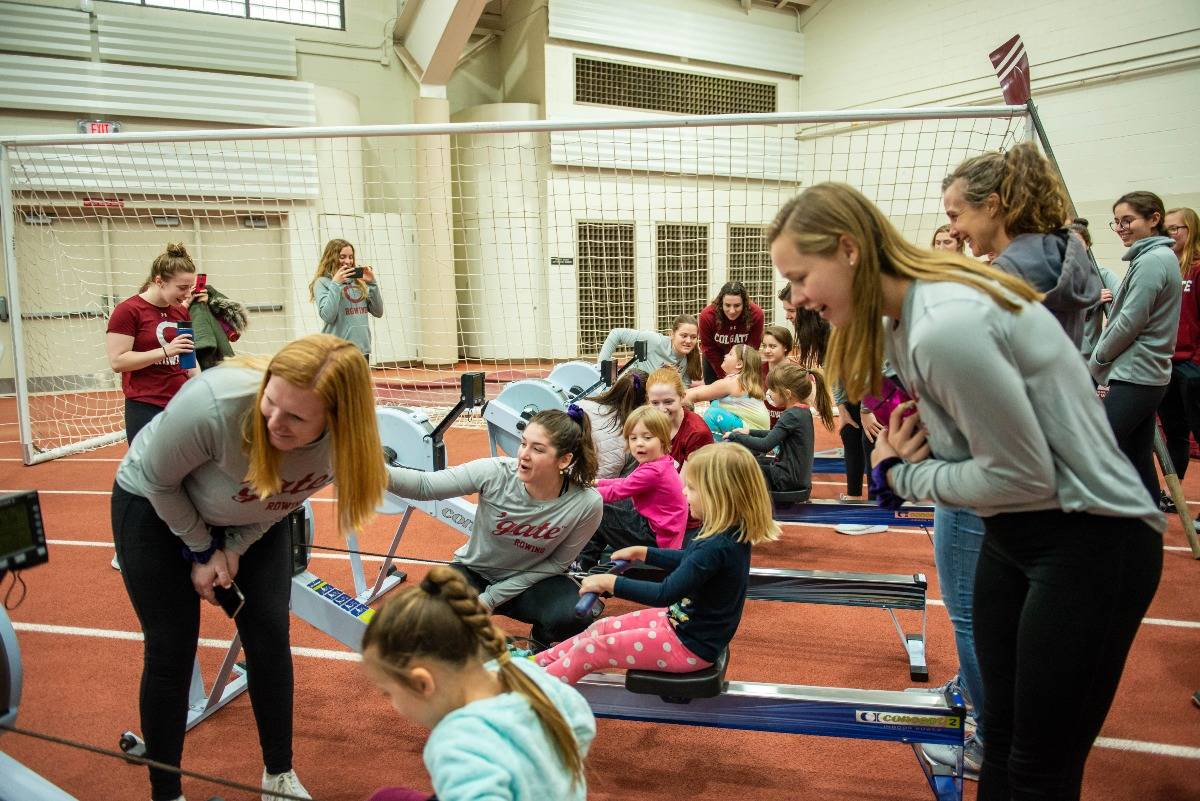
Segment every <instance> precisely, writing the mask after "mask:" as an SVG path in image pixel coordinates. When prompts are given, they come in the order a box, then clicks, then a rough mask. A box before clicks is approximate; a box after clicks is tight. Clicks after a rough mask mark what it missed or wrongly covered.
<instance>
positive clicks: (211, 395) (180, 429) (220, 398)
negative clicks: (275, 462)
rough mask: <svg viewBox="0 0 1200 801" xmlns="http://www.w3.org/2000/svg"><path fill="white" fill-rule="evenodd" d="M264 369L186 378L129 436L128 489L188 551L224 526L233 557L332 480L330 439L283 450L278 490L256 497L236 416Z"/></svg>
mask: <svg viewBox="0 0 1200 801" xmlns="http://www.w3.org/2000/svg"><path fill="white" fill-rule="evenodd" d="M262 377H263V374H262V373H261V372H259V371H258V370H254V369H251V368H246V367H236V366H231V365H221V366H218V367H214V368H212V369H210V370H205V371H204V372H203V373H201V374H200V375H198V376H196V377H195V378H192V379H190V380H189V381H188V382H187V383H186V384H184V385H183V388H182V389H180V390H179V392H177V393H176V394H175V397H174V398H172V399H171V402H170V403H168V404H167V408H166V409H164V410H163V411H162V413H161V414H159V415H157V416H156V417H155V418H154V419H153V420H151V421H150V422H149V423H147V424H146V427H145V428H143V429H142V430H141V432H140V433H139V434H138V435H137V437H135V438H134V440H133V444H132V445H131V446H130V447H129V452H128V453H127V454H125V458H124V459H122V460H121V466H120V467H118V468H117V483H118V484H119V485H121V488H122V489H124V490H125V491H126V492H131V493H133V494H134V495H140V496H142V497H143V498H146V499H147V500H149V501H150V503H151V505H153V506H154V511H155V512H156V513H157V514H158V516H159V517H160V518H161V519H162V521H163V522H164V523H166V524H167V525H168V526H169V527H170V529H171V531H173V532H175V534H176V535H178V536H179V538H180V539H182V540H183V541H184V543H185V544H186V545H187V546H188V547H189V548H191V549H192V550H193V551H203V550H206V549H208V547H209V546H210V545H211V544H212V535H211V534H210V533H209V528H210V526H224V527H225V547H227V548H229V549H230V550H232V551H236V552H238V553H239V554H243V553H245V552H246V549H247V548H249V547H250V546H251V545H253V544H254V543H255V542H256V541H257V540H258V539H259V538H260V537H262V535H263V534H265V533H266V531H267V529H269V528H270V527H271V526H273V525H274V524H275V523H277V522H279V521H280V520H282V519H283V518H284V517H285V516H286V515H287V513H288V512H290V511H292V510H293V509H295V508H296V507H297V506H299V505H300V504H301V503H303V502H304V500H305V499H306V498H307V497H308V496H310V495H312V494H313V493H315V492H316V491H317V490H319V489H321V488H322V487H324V486H325V485H327V484H330V483H332V481H333V466H332V458H333V457H332V450H333V448H332V439H331V437H330V436H329V433H328V432H326V433H325V434H323V435H322V436H321V437H320V438H319V439H318V440H316V441H315V442H313V443H310V444H308V445H305V446H304V447H302V448H296V449H294V450H291V451H287V452H286V453H284V454H283V458H282V459H281V460H280V464H279V472H280V476H281V477H282V478H283V491H282V492H280V493H279V494H278V495H272V496H270V497H268V498H262V499H260V498H259V497H258V496H257V495H256V494H255V493H254V492H252V491H251V489H250V482H248V481H246V480H245V477H246V470H247V468H248V467H249V462H248V460H247V458H246V454H245V453H243V452H242V419H243V418H244V417H245V415H246V414H247V413H257V412H256V411H255V410H254V399H255V397H256V395H257V394H258V387H259V385H260V384H261V383H262Z"/></svg>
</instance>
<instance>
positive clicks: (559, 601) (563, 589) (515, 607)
mask: <svg viewBox="0 0 1200 801" xmlns="http://www.w3.org/2000/svg"><path fill="white" fill-rule="evenodd" d="M450 566H451V567H453V568H454V569H455V570H457V571H458V572H460V573H462V574H463V575H464V576H466V577H467V581H469V582H471V586H472V587H474V588H475V589H477V590H479V591H480V592H483V591H484V590H486V589H487V588H488V587H490V586H491V584H492V583H491V582H490V581H488V580H487V579H486V578H484V577H483V576H481V575H479V574H478V573H476V572H475V571H474V570H472V569H471V568H469V567H467V566H466V565H463V564H458V563H453V562H452V563H451V564H450ZM578 601H579V585H578V584H576V583H575V582H574V581H572V580H571V578H570V577H569V576H567V575H565V574H563V575H560V576H550V577H548V578H544V579H542V580H541V581H539V582H538V583H537V584H534V585H533V586H532V587H530V588H529V589H527V590H525V592H523V593H521V594H520V595H518V596H517V597H516V598H511V599H509V600H507V601H505V602H504V603H502V604H500V605H499V606H498V607H496V608H495V609H493V610H492V611H493V612H495V613H496V614H497V615H504V616H505V617H511V618H512V619H513V620H519V621H521V622H522V623H529V624H531V625H532V626H533V629H532V630H531V631H530V632H529V636H530V637H531V638H533V639H534V640H536V641H537V642H538V644H540V645H542V646H543V647H549V646H550V645H551V644H552V643H556V642H562V641H563V640H565V639H568V638H570V637H574V636H575V635H576V634H578V633H579V632H581V631H583V630H584V629H586V628H587V627H588V624H589V623H591V622H592V619H591V618H587V619H586V620H584V619H580V618H577V617H575V604H576V603H578Z"/></svg>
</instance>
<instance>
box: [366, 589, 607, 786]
mask: <svg viewBox="0 0 1200 801" xmlns="http://www.w3.org/2000/svg"><path fill="white" fill-rule="evenodd" d="M362 655H363V666H364V668H365V669H366V671H367V675H368V676H369V677H370V679H371V680H372V681H373V682H374V683H375V685H376V686H377V687H378V688H379V690H380V691H381V692H382V693H383V695H384V696H385V697H387V699H388V700H389V701H390V702H391V704H392V706H393V707H394V708H395V710H396V711H397V712H399V713H400V714H401V715H403V716H404V717H405V718H408V719H409V720H412V721H413V722H415V723H419V724H421V725H422V726H425V727H427V728H429V729H430V730H431V731H430V733H429V741H428V742H427V743H426V744H425V751H424V754H423V756H424V759H425V767H426V768H427V769H428V770H429V776H430V778H431V779H432V780H433V789H434V790H435V791H436V793H437V795H438V796H439V797H441V798H443V799H466V798H483V797H485V796H486V797H487V798H500V797H501V793H500V790H503V797H504V798H507V799H512V801H543V799H547V798H554V799H566V800H567V801H584V799H585V798H586V797H587V782H586V781H585V778H584V770H583V759H584V756H585V755H586V754H587V750H588V746H589V745H590V744H591V741H592V738H593V737H594V736H595V734H596V720H595V718H594V717H593V716H592V711H591V709H589V708H588V705H587V701H585V700H584V699H583V696H581V695H580V694H579V693H577V692H575V691H574V690H572V689H571V688H570V687H563V686H562V685H561V684H560V683H559V682H557V681H554V680H552V679H550V678H549V677H548V676H546V675H545V674H544V673H543V672H542V671H541V670H539V669H538V668H536V667H534V666H533V665H531V664H529V662H528V661H526V660H524V659H518V660H513V659H512V658H511V656H510V655H509V653H508V649H507V647H506V645H505V638H504V632H502V631H500V629H498V628H497V627H496V626H495V624H493V623H492V619H491V618H490V617H489V616H488V611H487V609H486V608H485V607H484V605H483V604H482V603H480V601H479V595H478V593H477V592H476V591H475V589H474V587H472V586H471V585H470V584H469V583H468V582H467V580H466V578H465V577H464V576H463V574H462V573H461V572H459V571H458V570H456V569H455V568H453V567H444V566H438V567H434V568H433V569H432V570H430V571H429V574H428V575H427V576H426V577H425V578H424V579H423V580H422V581H421V583H420V584H419V585H418V586H415V587H409V588H407V589H404V590H401V591H400V592H399V593H398V594H397V595H396V596H395V597H394V598H392V599H391V600H389V601H388V602H387V603H385V604H384V605H383V607H382V608H381V609H380V610H379V611H378V613H376V615H375V617H374V618H372V619H371V622H370V623H369V624H367V630H366V632H365V634H364V635H363V645H362ZM497 788H499V789H497ZM428 797H429V794H428V793H424V792H420V793H418V792H415V791H413V790H410V789H407V788H400V787H388V788H383V789H380V790H379V791H378V792H376V793H375V794H374V795H373V796H371V801H416V799H426V798H428Z"/></svg>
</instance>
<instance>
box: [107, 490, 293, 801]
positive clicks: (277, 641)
mask: <svg viewBox="0 0 1200 801" xmlns="http://www.w3.org/2000/svg"><path fill="white" fill-rule="evenodd" d="M112 528H113V535H114V538H115V540H116V545H117V556H118V557H119V558H120V561H121V577H122V578H123V579H124V580H125V590H126V591H127V592H128V593H129V598H130V600H131V601H132V602H133V610H134V612H136V613H137V616H138V621H139V622H140V623H141V625H142V632H143V633H144V634H145V638H146V647H145V657H144V662H143V665H142V685H141V694H140V698H139V703H140V706H141V725H142V736H143V737H144V738H145V740H146V756H148V757H149V758H150V759H154V760H157V761H159V762H165V763H166V764H168V765H179V764H180V760H181V757H182V756H183V736H184V731H185V727H186V725H187V711H188V687H189V686H190V684H191V680H192V665H193V663H194V662H195V658H196V640H197V638H198V637H199V635H200V596H199V595H197V594H196V590H195V589H194V588H193V587H192V579H191V563H190V562H188V561H186V560H185V559H184V558H183V557H182V555H181V553H180V549H181V547H182V544H181V543H180V540H179V537H177V536H175V535H174V534H173V533H171V530H170V529H169V528H167V525H166V524H165V523H163V522H162V520H160V519H159V517H158V515H157V514H155V512H154V507H152V506H151V505H150V501H148V500H146V499H145V498H143V497H141V496H138V495H132V494H130V493H128V492H126V491H125V490H123V489H121V487H119V486H117V485H115V484H114V485H113V495H112ZM291 575H292V571H291V541H290V538H289V536H288V532H287V524H286V522H280V523H277V524H276V525H275V526H273V527H272V528H271V530H270V531H268V532H267V533H266V535H264V536H263V538H262V539H261V540H259V541H258V542H256V543H254V545H252V546H250V548H249V550H247V551H246V555H245V556H243V557H242V558H241V561H240V563H239V566H238V572H237V575H236V576H235V577H234V581H236V582H237V585H238V587H239V588H240V589H241V591H242V594H243V595H245V596H246V603H245V606H243V607H242V611H241V612H240V613H239V614H238V616H237V618H236V622H237V629H238V634H240V635H241V638H242V648H243V649H244V650H245V655H246V668H247V671H248V673H247V677H246V678H247V684H248V688H249V690H250V704H251V706H252V707H253V709H254V719H255V722H256V723H257V724H258V741H259V744H260V745H261V746H262V752H263V765H264V766H265V767H266V769H267V771H269V772H270V773H283V772H284V771H288V770H291V769H292V655H291V650H290V642H289V633H288V626H289V623H290V619H289V617H288V602H289V600H290V597H291ZM150 788H151V798H152V799H154V801H167V799H174V798H177V797H178V796H179V795H180V793H181V792H182V791H181V789H180V782H179V776H178V774H174V773H168V772H166V771H161V770H154V769H153V768H151V769H150Z"/></svg>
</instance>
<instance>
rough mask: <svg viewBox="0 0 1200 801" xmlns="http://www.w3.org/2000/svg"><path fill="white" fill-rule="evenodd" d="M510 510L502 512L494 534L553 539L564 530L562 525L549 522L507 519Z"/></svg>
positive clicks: (493, 531) (533, 538)
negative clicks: (537, 522) (519, 521)
mask: <svg viewBox="0 0 1200 801" xmlns="http://www.w3.org/2000/svg"><path fill="white" fill-rule="evenodd" d="M507 516H508V512H501V513H500V517H501V520H500V522H499V523H497V524H496V527H495V528H494V529H492V534H493V535H494V536H497V537H502V536H504V535H505V534H511V535H512V536H514V537H524V538H526V539H531V540H552V539H554V538H555V537H557V536H558V534H559V532H560V531H562V526H551V525H550V524H549V523H541V524H535V523H518V522H517V521H515V520H505V519H503V518H505V517H507Z"/></svg>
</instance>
